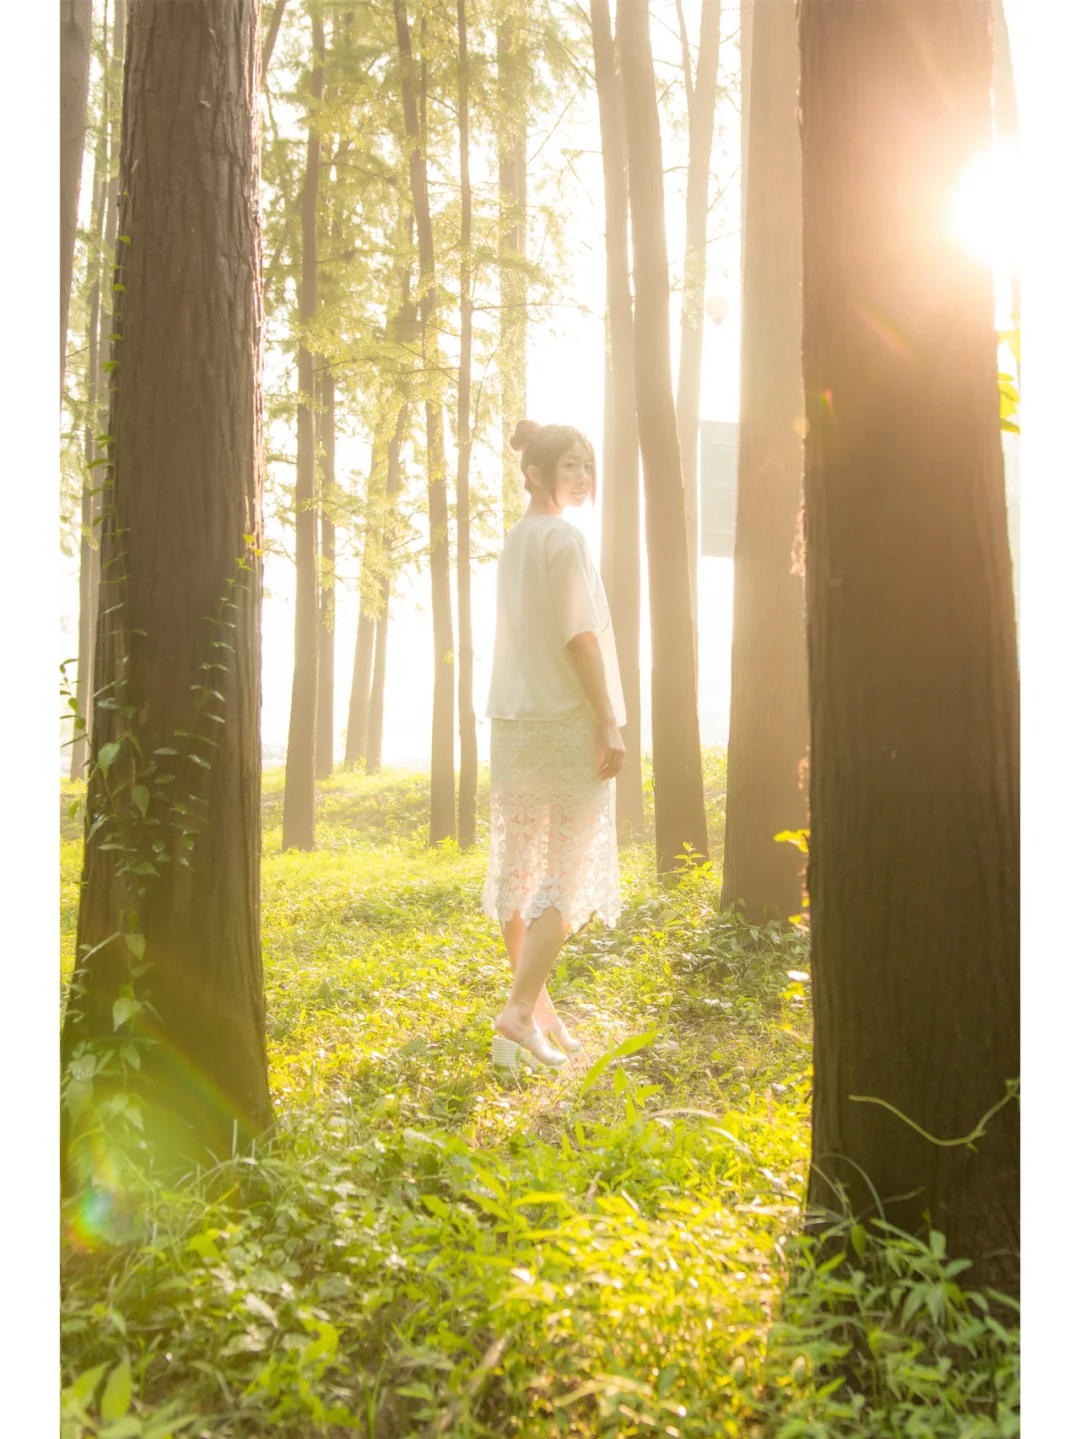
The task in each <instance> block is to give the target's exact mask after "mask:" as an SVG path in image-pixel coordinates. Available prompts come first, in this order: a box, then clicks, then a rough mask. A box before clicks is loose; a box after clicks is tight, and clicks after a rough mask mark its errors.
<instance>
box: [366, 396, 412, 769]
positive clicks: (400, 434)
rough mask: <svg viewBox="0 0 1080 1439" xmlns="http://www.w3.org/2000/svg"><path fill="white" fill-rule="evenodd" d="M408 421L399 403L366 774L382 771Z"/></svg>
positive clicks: (389, 464)
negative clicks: (397, 510) (394, 555)
mask: <svg viewBox="0 0 1080 1439" xmlns="http://www.w3.org/2000/svg"><path fill="white" fill-rule="evenodd" d="M408 420H409V406H408V405H407V404H405V403H402V405H401V407H400V408H399V410H398V415H397V422H396V424H395V425H394V433H393V434H392V435H391V436H390V447H389V449H388V451H387V455H386V520H385V524H384V528H383V546H382V553H383V574H382V580H381V582H380V590H379V618H378V623H377V625H376V629H375V663H374V667H373V670H372V675H371V698H370V700H369V702H368V729H367V759H366V766H365V767H366V769H367V772H368V774H378V773H379V770H380V769H381V768H382V742H383V714H384V711H385V707H386V649H387V644H388V641H389V630H390V596H391V594H392V592H393V586H394V570H393V564H392V561H391V548H392V539H393V528H394V506H395V504H396V501H397V496H398V493H399V492H400V490H401V445H402V442H403V440H404V438H405V427H406V425H407V424H408Z"/></svg>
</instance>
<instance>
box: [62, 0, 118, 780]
mask: <svg viewBox="0 0 1080 1439" xmlns="http://www.w3.org/2000/svg"><path fill="white" fill-rule="evenodd" d="M102 37H103V40H104V63H105V69H106V73H107V72H108V64H109V13H108V4H107V3H106V8H105V15H104V21H103V24H102ZM102 88H103V98H102V109H101V123H100V128H99V131H98V134H97V137H96V140H95V145H94V195H93V205H92V209H91V219H90V231H91V236H92V240H91V245H90V260H89V262H90V266H91V274H92V275H93V280H92V281H91V285H90V305H89V315H88V317H87V325H86V349H87V360H86V424H85V427H84V431H83V458H84V460H85V462H86V480H85V482H84V484H83V492H82V505H81V515H80V520H81V531H82V533H81V539H80V541H79V669H78V677H77V680H76V686H75V702H76V706H77V709H76V713H77V714H78V717H79V719H80V720H81V721H82V727H81V728H78V727H76V731H75V735H74V738H73V740H72V745H71V778H72V779H82V778H83V775H84V772H85V770H86V761H87V757H88V755H89V753H90V750H89V744H90V722H91V713H92V706H91V705H90V704H89V699H90V677H91V675H92V674H93V667H94V618H95V605H96V600H97V585H96V583H95V580H96V575H95V571H96V569H97V543H96V540H95V538H94V518H95V512H96V510H97V508H98V507H97V506H96V505H95V504H94V490H96V489H98V488H99V486H100V476H99V470H100V469H101V467H100V466H95V465H94V461H95V459H96V458H97V435H98V433H99V429H98V426H99V424H100V418H99V416H98V404H99V399H100V390H99V384H100V380H101V374H102V372H101V356H100V354H99V344H100V339H101V271H102V265H103V258H102V254H101V247H102V240H103V238H104V234H105V197H106V194H107V192H108V182H109V177H108V166H109V92H108V86H107V85H106V86H103V87H102Z"/></svg>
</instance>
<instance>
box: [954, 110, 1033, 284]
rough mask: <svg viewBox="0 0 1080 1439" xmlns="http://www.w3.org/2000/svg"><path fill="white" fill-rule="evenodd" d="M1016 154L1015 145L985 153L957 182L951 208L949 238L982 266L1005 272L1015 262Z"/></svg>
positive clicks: (1018, 206)
mask: <svg viewBox="0 0 1080 1439" xmlns="http://www.w3.org/2000/svg"><path fill="white" fill-rule="evenodd" d="M1020 210H1021V203H1020V153H1019V146H1018V144H1017V142H1016V140H1014V139H1011V138H1010V139H1007V140H999V141H996V142H995V143H994V144H993V145H991V146H990V148H989V149H988V150H983V151H982V153H981V154H979V155H976V156H975V158H974V159H973V160H972V161H971V162H970V164H969V165H968V166H967V168H966V169H965V171H964V173H963V174H962V175H961V176H960V179H959V181H958V182H957V186H956V189H955V190H954V191H953V194H952V201H951V203H950V206H949V222H950V226H951V228H952V232H953V234H954V235H955V236H956V237H957V238H958V239H959V240H960V241H961V242H962V243H963V244H964V245H966V246H967V248H968V249H969V250H970V251H971V253H972V254H973V255H975V256H976V258H978V259H980V260H982V261H983V263H984V264H986V265H989V266H991V268H993V269H994V270H995V271H999V270H1008V269H1009V268H1010V267H1011V266H1012V265H1015V264H1016V263H1017V259H1018V256H1019V226H1020Z"/></svg>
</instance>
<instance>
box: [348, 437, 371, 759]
mask: <svg viewBox="0 0 1080 1439" xmlns="http://www.w3.org/2000/svg"><path fill="white" fill-rule="evenodd" d="M374 472H375V462H374V459H373V462H372V474H374ZM372 548H373V546H372V545H371V541H370V535H369V536H368V537H367V538H365V540H364V553H363V556H362V558H361V560H360V613H359V615H358V616H357V621H356V645H355V648H354V650H353V673H352V688H351V689H350V691H349V726H348V729H347V731H346V733H345V763H346V765H348V766H350V767H351V766H353V765H356V764H358V763H359V761H360V760H361V759H362V758H363V756H364V753H365V751H366V749H367V742H368V720H369V712H368V703H369V698H370V693H371V650H372V645H373V643H374V635H375V620H374V618H373V617H372V615H371V614H370V613H369V612H368V611H367V610H366V609H365V608H364V592H365V589H366V580H365V571H366V570H367V568H368V566H369V564H370V558H369V556H370V552H371V549H372Z"/></svg>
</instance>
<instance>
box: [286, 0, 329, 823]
mask: <svg viewBox="0 0 1080 1439" xmlns="http://www.w3.org/2000/svg"><path fill="white" fill-rule="evenodd" d="M311 38H312V49H313V56H312V67H311V97H312V100H313V101H314V102H315V107H317V106H318V103H319V101H320V100H321V99H322V95H323V80H324V75H325V70H324V63H325V58H326V42H325V37H324V33H323V23H322V9H321V6H320V4H319V3H318V0H316V3H314V4H313V5H312V10H311ZM321 164H322V146H321V141H320V137H319V130H318V122H317V119H316V117H315V115H314V113H313V114H312V116H311V118H310V119H309V121H308V137H307V166H306V168H305V171H304V188H303V191H302V193H301V196H300V225H301V231H302V237H303V238H302V245H303V255H302V260H301V277H300V296H299V298H300V330H301V341H300V352H299V355H298V359H297V391H298V394H297V404H296V620H295V624H296V630H295V653H294V660H293V682H292V705H291V708H290V711H289V748H288V752H287V754H286V759H285V813H284V817H283V820H282V836H281V847H282V849H314V848H315V720H316V714H317V712H318V688H319V547H318V526H317V523H316V521H317V512H316V508H315V409H314V405H315V361H314V358H313V356H312V353H311V350H310V349H309V348H308V346H309V344H310V339H309V335H308V333H307V327H308V326H309V325H310V323H311V321H312V320H314V318H315V315H316V312H317V310H318V303H319V268H318V266H319V259H318V223H317V222H318V203H319V172H320V169H321Z"/></svg>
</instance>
